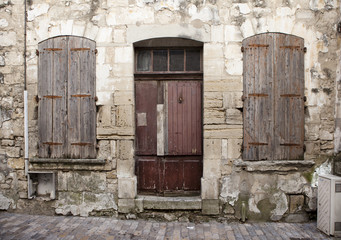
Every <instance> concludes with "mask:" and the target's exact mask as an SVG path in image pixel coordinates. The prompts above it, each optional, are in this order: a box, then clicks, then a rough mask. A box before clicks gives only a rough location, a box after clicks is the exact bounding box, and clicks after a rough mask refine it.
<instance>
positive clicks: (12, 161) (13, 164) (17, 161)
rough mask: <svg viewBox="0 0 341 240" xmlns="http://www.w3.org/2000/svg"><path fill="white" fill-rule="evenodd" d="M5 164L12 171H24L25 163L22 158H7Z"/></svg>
mask: <svg viewBox="0 0 341 240" xmlns="http://www.w3.org/2000/svg"><path fill="white" fill-rule="evenodd" d="M7 164H8V166H9V167H10V168H12V169H24V166H25V161H24V159H23V158H8V161H7Z"/></svg>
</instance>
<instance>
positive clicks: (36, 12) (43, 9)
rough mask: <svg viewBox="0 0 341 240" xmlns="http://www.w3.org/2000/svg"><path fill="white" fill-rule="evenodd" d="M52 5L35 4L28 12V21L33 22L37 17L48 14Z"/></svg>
mask: <svg viewBox="0 0 341 240" xmlns="http://www.w3.org/2000/svg"><path fill="white" fill-rule="evenodd" d="M49 8H50V5H49V4H47V3H41V4H33V5H31V6H30V9H28V11H27V21H29V22H30V21H33V20H34V19H35V18H36V17H38V16H40V15H43V14H45V13H47V12H48V10H49Z"/></svg>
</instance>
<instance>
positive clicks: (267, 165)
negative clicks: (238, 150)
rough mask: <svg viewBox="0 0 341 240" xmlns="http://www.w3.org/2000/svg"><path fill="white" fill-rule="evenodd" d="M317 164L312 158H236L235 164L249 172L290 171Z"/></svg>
mask: <svg viewBox="0 0 341 240" xmlns="http://www.w3.org/2000/svg"><path fill="white" fill-rule="evenodd" d="M314 164H315V162H314V161H312V160H272V161H269V160H266V161H243V160H236V161H235V162H234V166H236V167H239V168H241V170H244V171H247V172H288V171H305V170H308V169H310V168H311V167H313V166H314Z"/></svg>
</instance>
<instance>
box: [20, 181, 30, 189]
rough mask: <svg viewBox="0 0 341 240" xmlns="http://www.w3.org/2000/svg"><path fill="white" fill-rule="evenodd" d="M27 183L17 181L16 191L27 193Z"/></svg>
mask: <svg viewBox="0 0 341 240" xmlns="http://www.w3.org/2000/svg"><path fill="white" fill-rule="evenodd" d="M27 187H28V186H27V181H18V190H19V191H21V192H23V191H27Z"/></svg>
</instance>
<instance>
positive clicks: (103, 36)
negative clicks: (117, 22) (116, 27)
mask: <svg viewBox="0 0 341 240" xmlns="http://www.w3.org/2000/svg"><path fill="white" fill-rule="evenodd" d="M96 42H98V43H111V42H112V28H109V27H101V28H99V30H98V34H97V37H96Z"/></svg>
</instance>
